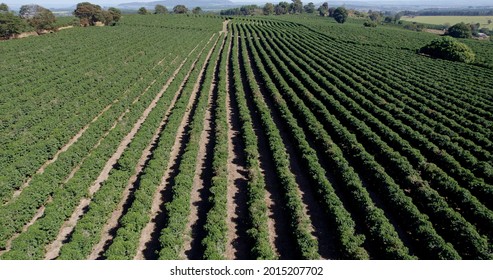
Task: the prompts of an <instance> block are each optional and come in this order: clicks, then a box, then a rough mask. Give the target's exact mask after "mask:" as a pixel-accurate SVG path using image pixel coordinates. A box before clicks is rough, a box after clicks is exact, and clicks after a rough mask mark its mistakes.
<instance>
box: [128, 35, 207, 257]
mask: <svg viewBox="0 0 493 280" xmlns="http://www.w3.org/2000/svg"><path fill="white" fill-rule="evenodd" d="M213 38H214V35H213V36H211V38H210V39H209V42H208V43H210V41H211V40H212V39H213ZM216 42H217V41H216ZM207 45H208V44H206V46H207ZM206 46H204V48H203V49H202V51H203V50H204V49H205V47H206ZM212 49H213V48H211V51H210V52H209V54H208V57H207V59H206V61H207V60H208V59H209V57H210V54H211V53H212ZM202 51H201V53H202ZM199 57H200V54H199V55H198V57H197V59H196V60H195V61H194V62H193V64H192V66H191V68H190V70H189V72H188V73H187V75H186V76H185V78H184V79H183V82H182V83H181V85H180V88H179V90H178V92H182V91H183V89H184V87H185V84H186V82H187V81H188V79H189V77H190V74H191V72H192V71H193V69H194V68H195V67H196V64H197V62H198V59H199ZM204 67H205V64H204V66H203V67H202V69H201V72H200V74H199V77H198V80H197V81H199V79H200V77H201V76H202V74H203V71H204ZM196 84H197V83H196ZM197 91H198V86H197V88H196V89H195V87H194V90H193V91H192V93H191V94H190V97H189V101H188V104H187V109H186V111H185V114H184V116H183V118H182V121H181V123H180V125H179V127H178V131H177V134H176V135H177V136H176V139H175V142H174V143H173V147H172V148H171V153H170V157H169V161H168V163H167V169H166V171H165V172H164V175H163V177H162V179H161V183H160V184H159V186H158V187H157V189H156V192H155V194H154V199H153V201H152V206H151V213H150V221H149V223H148V224H147V225H146V226H145V227H144V229H143V230H142V233H141V237H140V240H139V246H138V247H137V252H136V255H135V258H134V259H137V260H142V259H157V252H156V251H157V248H159V235H160V232H161V230H162V228H163V227H164V226H165V222H166V220H165V219H166V211H165V204H166V202H168V201H169V198H170V196H171V187H170V186H171V185H172V184H173V179H174V177H176V174H177V171H178V166H179V163H180V155H182V154H183V152H184V150H185V146H186V145H185V144H186V142H188V139H187V138H188V136H187V135H188V133H187V131H188V130H189V123H190V115H191V113H192V112H193V111H194V110H195V108H194V107H195V106H194V105H196V95H197Z"/></svg>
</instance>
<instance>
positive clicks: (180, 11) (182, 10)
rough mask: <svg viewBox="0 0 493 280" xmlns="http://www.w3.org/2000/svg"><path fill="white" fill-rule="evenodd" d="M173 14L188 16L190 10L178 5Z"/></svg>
mask: <svg viewBox="0 0 493 280" xmlns="http://www.w3.org/2000/svg"><path fill="white" fill-rule="evenodd" d="M173 13H175V14H186V13H188V8H187V7H185V5H176V6H175V7H173Z"/></svg>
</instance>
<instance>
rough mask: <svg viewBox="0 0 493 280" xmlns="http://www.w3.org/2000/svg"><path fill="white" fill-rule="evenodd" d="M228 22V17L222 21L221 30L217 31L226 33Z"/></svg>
mask: <svg viewBox="0 0 493 280" xmlns="http://www.w3.org/2000/svg"><path fill="white" fill-rule="evenodd" d="M229 22H230V20H229V19H227V20H225V21H223V30H221V31H220V32H219V34H226V33H228V23H229Z"/></svg>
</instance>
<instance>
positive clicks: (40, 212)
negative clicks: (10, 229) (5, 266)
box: [0, 196, 52, 256]
mask: <svg viewBox="0 0 493 280" xmlns="http://www.w3.org/2000/svg"><path fill="white" fill-rule="evenodd" d="M51 201H52V198H51V196H50V197H48V200H47V201H46V202H45V203H44V204H43V205H42V206H41V207H40V208H39V209H38V211H36V214H34V216H33V217H32V219H31V221H29V222H28V223H27V224H25V225H24V227H22V230H21V232H18V233H16V234H14V235H13V236H12V237H11V238H10V239H9V240H7V242H6V245H5V249H4V250H0V256H1V255H3V254H5V253H7V252H8V251H10V249H11V248H12V242H13V241H14V240H15V239H16V238H17V237H19V235H21V234H22V233H24V232H26V231H27V230H28V229H29V227H30V226H32V225H33V224H34V223H35V222H36V221H37V220H38V219H39V218H41V217H42V216H43V214H44V212H45V208H46V204H48V203H50V202H51Z"/></svg>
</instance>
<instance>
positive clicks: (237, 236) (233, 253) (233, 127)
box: [225, 42, 250, 260]
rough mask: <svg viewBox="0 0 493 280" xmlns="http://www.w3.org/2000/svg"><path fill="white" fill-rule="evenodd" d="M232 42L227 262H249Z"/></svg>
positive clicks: (245, 183)
mask: <svg viewBox="0 0 493 280" xmlns="http://www.w3.org/2000/svg"><path fill="white" fill-rule="evenodd" d="M231 47H232V43H231V42H230V44H229V46H228V55H227V57H228V60H227V61H226V71H227V73H228V74H227V75H226V119H227V122H228V165H227V170H228V191H227V215H228V216H227V217H226V220H227V221H228V223H227V224H228V234H227V238H228V241H227V243H226V252H225V254H226V256H225V257H226V259H228V260H232V259H249V258H250V255H249V252H250V248H249V246H248V243H249V241H248V235H247V230H248V225H247V223H246V222H247V221H248V219H249V218H248V205H247V201H248V197H247V195H248V193H247V186H248V178H247V175H248V170H247V168H246V158H245V154H244V152H243V151H244V150H245V144H244V143H243V140H242V138H241V134H240V129H241V128H240V120H239V115H238V107H237V105H236V102H235V100H233V99H234V96H233V95H232V94H231V93H232V92H233V91H234V88H233V83H232V74H233V73H232V71H233V70H232V69H231V65H230V63H229V57H230V56H231Z"/></svg>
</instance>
